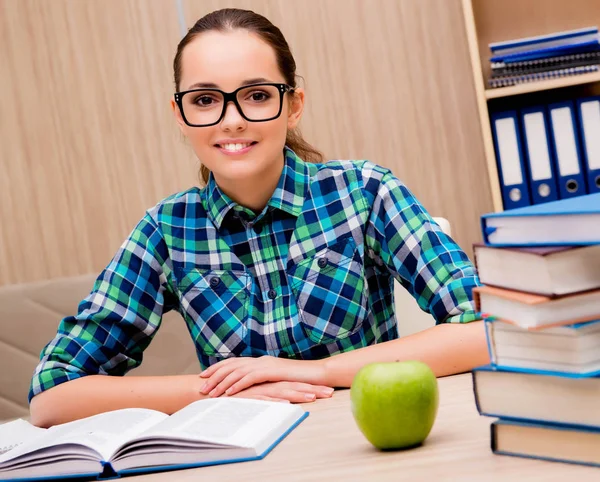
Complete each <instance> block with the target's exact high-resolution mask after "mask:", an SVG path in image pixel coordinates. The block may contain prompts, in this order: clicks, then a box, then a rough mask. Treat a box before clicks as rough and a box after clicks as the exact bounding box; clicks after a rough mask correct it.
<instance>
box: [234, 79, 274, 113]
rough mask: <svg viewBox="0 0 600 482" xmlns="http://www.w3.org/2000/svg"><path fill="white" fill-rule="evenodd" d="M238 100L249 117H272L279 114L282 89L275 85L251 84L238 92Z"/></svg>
mask: <svg viewBox="0 0 600 482" xmlns="http://www.w3.org/2000/svg"><path fill="white" fill-rule="evenodd" d="M237 101H238V104H240V107H241V108H242V112H243V113H244V115H245V116H246V117H247V118H248V119H250V120H253V121H261V120H267V119H272V118H273V117H277V115H278V114H279V106H280V105H281V91H280V90H279V88H278V87H276V86H274V85H256V86H249V87H248V88H246V89H242V90H240V91H239V92H238V93H237Z"/></svg>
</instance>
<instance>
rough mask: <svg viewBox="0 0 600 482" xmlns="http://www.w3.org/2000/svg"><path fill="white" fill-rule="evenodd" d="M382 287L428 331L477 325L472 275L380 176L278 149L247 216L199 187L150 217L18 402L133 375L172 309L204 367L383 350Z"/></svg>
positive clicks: (67, 323)
mask: <svg viewBox="0 0 600 482" xmlns="http://www.w3.org/2000/svg"><path fill="white" fill-rule="evenodd" d="M394 279H396V280H398V281H399V282H400V283H401V284H402V285H403V286H404V287H405V288H406V289H407V290H408V291H409V292H410V293H411V294H412V295H413V296H414V297H415V298H416V300H417V302H418V303H419V305H420V307H421V308H422V309H424V310H426V311H429V312H430V313H431V314H432V315H433V316H434V317H435V319H436V320H437V323H445V322H468V321H473V320H476V319H478V317H477V315H476V313H475V311H474V306H473V303H472V296H471V290H472V288H473V287H474V286H477V285H478V284H479V281H478V278H477V276H476V273H475V269H474V267H473V265H472V264H471V262H470V261H469V259H468V257H467V256H466V254H465V253H464V252H463V251H462V250H461V249H460V248H459V246H457V245H456V243H454V241H453V240H452V239H451V238H449V237H448V236H447V235H445V234H444V233H443V232H442V231H441V229H440V227H439V226H438V225H437V224H436V223H435V222H434V221H433V220H432V218H431V217H430V216H429V214H428V213H427V212H426V211H425V209H424V208H423V207H422V206H421V204H420V203H419V202H418V201H417V200H416V199H415V197H414V196H413V195H412V194H411V192H410V191H409V190H408V189H407V188H406V186H404V185H403V184H402V183H401V182H400V181H399V180H398V179H397V178H396V177H394V176H393V175H392V173H391V172H390V170H388V169H384V168H382V167H379V166H377V165H375V164H373V163H371V162H368V161H358V162H351V161H332V162H328V163H326V164H310V163H305V162H303V161H302V160H301V159H300V158H298V157H297V156H296V154H294V152H292V151H291V150H289V149H287V148H286V150H285V163H284V168H283V172H282V174H281V178H280V180H279V184H278V186H277V188H276V189H275V192H274V193H273V196H272V197H271V199H270V201H269V202H268V204H267V206H266V207H265V208H264V209H263V211H262V212H261V213H259V214H255V213H254V212H252V211H250V210H248V209H246V208H244V207H242V206H240V205H237V204H236V203H234V202H233V201H232V200H231V199H230V198H229V197H228V196H227V195H225V194H224V193H223V192H222V191H221V190H220V189H219V187H218V186H217V184H216V182H215V180H214V179H213V178H212V177H211V178H210V179H209V182H208V184H207V186H206V187H205V188H203V189H199V188H193V189H190V190H188V191H185V192H182V193H179V194H176V195H173V196H170V197H168V198H167V199H165V200H164V201H162V202H160V203H159V204H158V205H157V206H155V207H154V208H152V209H150V210H149V211H148V212H147V213H146V215H145V216H144V218H143V219H142V220H141V221H140V223H139V224H138V225H137V226H136V228H135V229H134V230H133V232H132V233H131V235H130V236H129V238H128V239H127V240H126V241H125V243H124V244H123V245H122V246H121V248H120V250H119V251H118V253H117V254H116V256H115V257H114V258H113V260H112V261H111V262H110V264H109V265H108V266H107V267H106V269H105V270H104V271H103V272H102V273H101V274H100V276H99V277H98V279H97V280H96V283H95V285H94V288H93V290H92V292H91V293H90V295H89V296H88V297H86V298H85V299H84V300H83V301H82V302H81V304H80V305H79V310H78V314H77V315H76V316H69V317H67V318H64V319H63V320H62V321H61V323H60V326H59V328H58V333H57V335H56V337H55V338H54V339H53V340H52V341H50V343H48V345H47V346H46V347H45V348H44V350H43V351H42V353H41V361H40V363H39V365H38V367H37V369H36V370H35V373H34V375H33V380H32V383H31V390H30V393H29V398H30V399H31V398H32V397H33V396H34V395H36V394H38V393H40V392H42V391H43V390H45V389H48V388H50V387H53V386H55V385H58V384H59V383H62V382H65V381H67V380H72V379H75V378H78V377H81V376H84V375H89V374H109V375H123V374H124V373H125V372H127V371H128V370H130V369H132V368H135V367H136V366H138V365H139V364H140V363H141V360H142V352H143V351H144V349H145V348H146V347H147V346H148V344H149V343H150V341H151V340H152V337H153V336H154V334H155V333H156V331H157V330H158V328H159V326H160V323H161V317H162V314H163V313H165V312H167V311H169V310H172V309H175V310H178V311H179V312H180V313H181V315H182V316H183V319H184V320H185V323H186V324H187V327H188V328H189V331H190V333H191V336H192V338H193V340H194V342H195V346H196V351H197V354H198V358H199V360H200V364H201V365H202V366H203V367H206V366H209V365H211V364H213V363H215V362H217V361H219V360H221V359H223V358H225V357H230V356H260V355H272V356H278V357H289V358H299V359H317V358H322V357H326V356H330V355H334V354H336V353H340V352H344V351H348V350H353V349H356V348H360V347H364V346H367V345H371V344H374V343H378V342H383V341H387V340H391V339H394V338H397V336H398V330H397V321H396V317H395V315H394V302H393V283H394Z"/></svg>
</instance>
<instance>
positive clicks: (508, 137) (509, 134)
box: [496, 118, 523, 186]
mask: <svg viewBox="0 0 600 482" xmlns="http://www.w3.org/2000/svg"><path fill="white" fill-rule="evenodd" d="M496 134H497V140H498V150H499V151H500V159H502V162H501V169H502V179H503V180H504V185H505V186H513V185H515V184H522V183H523V174H522V173H521V160H520V159H521V158H520V156H519V145H518V143H517V127H516V126H515V121H514V119H512V118H504V119H498V120H496Z"/></svg>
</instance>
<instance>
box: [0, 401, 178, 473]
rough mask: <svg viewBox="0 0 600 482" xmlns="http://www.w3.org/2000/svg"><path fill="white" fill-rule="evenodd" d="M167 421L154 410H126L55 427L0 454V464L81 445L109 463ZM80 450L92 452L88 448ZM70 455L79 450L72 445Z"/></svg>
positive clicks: (163, 415)
mask: <svg viewBox="0 0 600 482" xmlns="http://www.w3.org/2000/svg"><path fill="white" fill-rule="evenodd" d="M166 418H168V415H166V414H164V413H161V412H157V411H155V410H146V409H138V408H127V409H123V410H114V411H111V412H106V413H101V414H98V415H94V416H92V417H87V418H83V419H81V420H75V421H74V422H68V423H64V424H61V425H55V426H54V427H51V428H49V429H48V430H46V431H45V432H44V433H43V434H42V435H41V436H40V437H37V438H35V439H33V440H31V441H29V442H28V443H24V444H23V445H21V446H19V447H17V448H15V449H13V450H11V451H9V452H7V453H5V454H4V455H1V456H0V464H2V463H3V462H7V461H8V460H12V459H14V458H16V457H19V456H22V455H24V454H27V453H28V452H32V451H36V450H43V449H48V448H49V447H56V446H57V445H65V444H80V445H84V446H86V447H89V448H90V449H92V450H93V451H94V452H96V453H97V454H99V455H100V456H101V458H102V460H105V461H106V460H109V459H110V457H111V455H112V453H113V452H114V450H115V449H116V448H117V447H119V446H120V445H122V444H123V443H124V442H125V441H126V440H128V439H129V438H132V437H135V436H136V435H138V434H139V433H141V432H144V431H145V430H147V429H148V428H149V427H151V426H152V425H155V424H157V423H160V422H161V421H162V420H164V419H166ZM81 451H83V452H89V450H87V451H86V450H85V449H82V450H80V452H81ZM68 452H69V453H77V452H78V450H77V448H76V447H73V446H72V445H70V446H69V448H68Z"/></svg>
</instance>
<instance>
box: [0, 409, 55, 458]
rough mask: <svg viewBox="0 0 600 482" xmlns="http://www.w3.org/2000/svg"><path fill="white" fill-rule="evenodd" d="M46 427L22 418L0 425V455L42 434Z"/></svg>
mask: <svg viewBox="0 0 600 482" xmlns="http://www.w3.org/2000/svg"><path fill="white" fill-rule="evenodd" d="M44 433H46V429H44V428H39V427H35V426H34V425H31V424H30V423H29V422H28V421H27V420H23V419H22V418H20V419H18V420H13V421H12V422H7V423H3V424H2V425H0V455H2V454H5V453H6V452H8V451H9V450H12V449H14V448H16V447H18V446H19V445H22V444H23V443H25V442H29V441H31V440H33V439H35V438H37V437H39V436H41V435H42V434H44Z"/></svg>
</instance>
